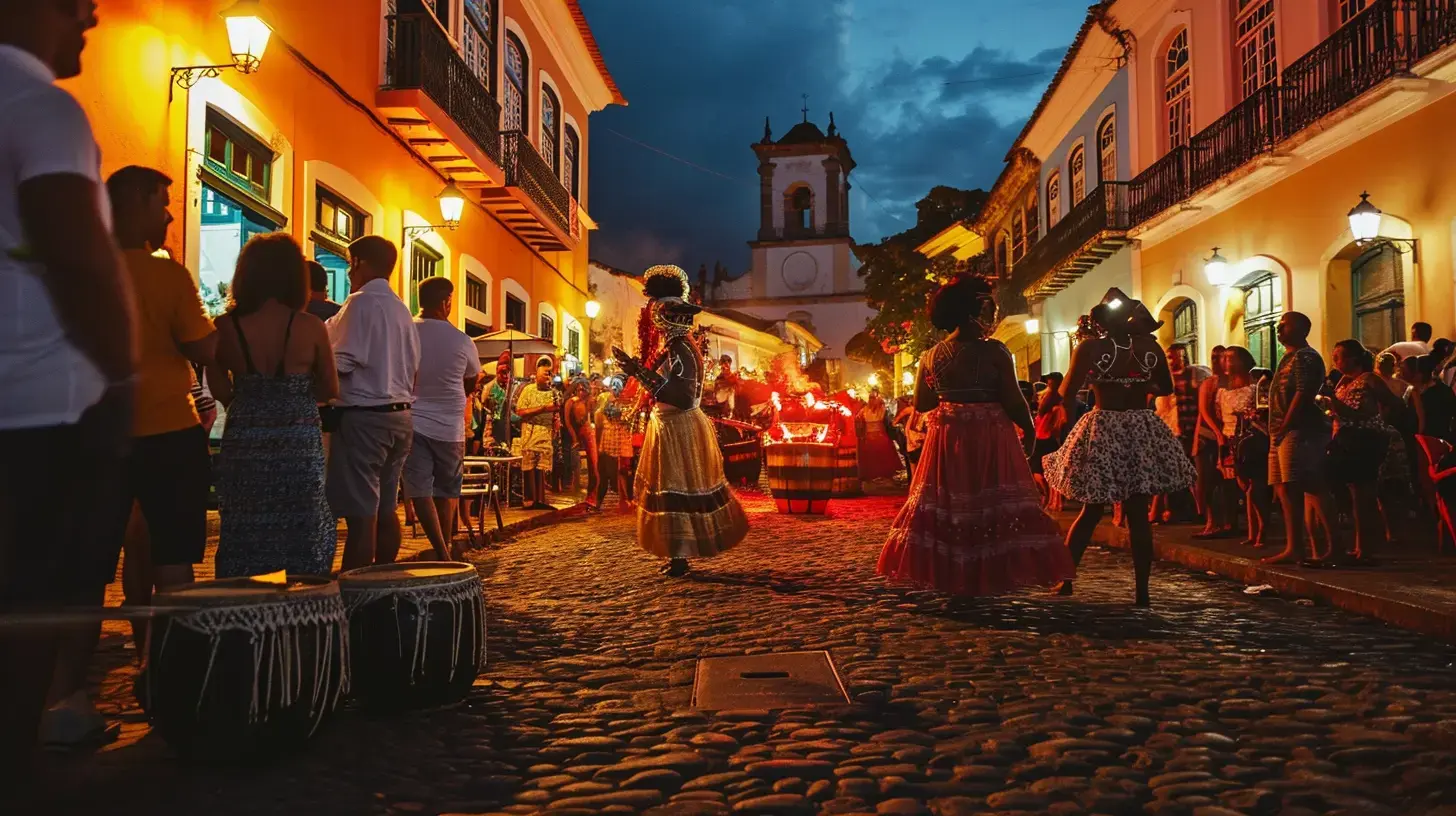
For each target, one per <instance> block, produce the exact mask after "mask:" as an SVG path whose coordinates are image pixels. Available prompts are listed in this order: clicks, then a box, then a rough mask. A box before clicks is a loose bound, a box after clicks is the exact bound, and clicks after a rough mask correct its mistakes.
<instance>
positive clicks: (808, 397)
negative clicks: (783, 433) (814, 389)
mask: <svg viewBox="0 0 1456 816" xmlns="http://www.w3.org/2000/svg"><path fill="white" fill-rule="evenodd" d="M818 404H819V400H818V398H817V397H815V396H814V394H813V393H808V394H805V395H804V407H805V408H813V407H814V406H815V405H818Z"/></svg>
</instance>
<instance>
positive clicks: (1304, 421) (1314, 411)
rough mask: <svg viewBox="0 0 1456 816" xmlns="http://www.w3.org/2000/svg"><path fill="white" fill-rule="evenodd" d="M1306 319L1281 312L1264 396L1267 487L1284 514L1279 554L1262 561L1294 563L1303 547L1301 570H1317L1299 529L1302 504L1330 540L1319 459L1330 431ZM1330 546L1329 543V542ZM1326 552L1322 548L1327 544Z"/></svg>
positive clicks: (1309, 534) (1312, 548) (1310, 536)
mask: <svg viewBox="0 0 1456 816" xmlns="http://www.w3.org/2000/svg"><path fill="white" fill-rule="evenodd" d="M1309 331H1310V321H1309V317H1307V316H1306V315H1303V314H1300V313H1299V312H1285V313H1284V315H1283V317H1281V318H1280V319H1279V327H1278V332H1279V342H1280V344H1281V345H1283V346H1284V357H1283V359H1281V360H1280V361H1279V366H1278V368H1277V369H1275V371H1274V377H1273V382H1272V385H1271V386H1270V390H1269V440H1270V447H1269V484H1270V485H1271V486H1272V487H1273V488H1274V490H1275V492H1276V493H1278V495H1279V503H1280V505H1281V506H1282V507H1283V511H1284V532H1285V536H1284V551H1283V552H1281V553H1279V554H1277V555H1272V556H1269V557H1268V558H1265V559H1264V563H1267V564H1279V563H1285V562H1289V561H1294V560H1296V559H1297V557H1298V555H1297V553H1298V547H1299V546H1300V544H1301V543H1302V542H1304V541H1308V542H1309V558H1307V559H1305V560H1304V562H1303V563H1304V564H1305V565H1307V566H1322V565H1323V564H1324V563H1325V561H1324V559H1325V556H1323V555H1321V554H1320V550H1319V547H1318V545H1317V544H1316V543H1315V537H1314V532H1313V531H1312V530H1306V529H1305V525H1304V507H1305V502H1306V501H1309V502H1311V503H1312V504H1313V508H1314V511H1315V516H1316V520H1317V521H1318V522H1319V524H1320V525H1321V526H1322V527H1323V528H1324V530H1325V535H1326V538H1327V539H1328V538H1329V536H1330V535H1331V531H1332V529H1333V528H1332V527H1331V525H1330V523H1329V520H1330V519H1331V518H1332V516H1331V514H1330V510H1331V508H1332V506H1333V505H1332V502H1331V499H1330V498H1329V496H1328V492H1327V489H1326V485H1325V478H1324V466H1325V453H1326V450H1327V449H1328V448H1329V444H1330V429H1329V425H1327V424H1326V423H1325V418H1324V416H1323V415H1322V414H1321V413H1320V411H1319V408H1317V407H1316V406H1315V396H1316V395H1317V394H1318V393H1319V388H1320V384H1321V383H1322V382H1323V381H1324V377H1325V363H1324V359H1323V358H1321V357H1320V354H1319V352H1317V351H1315V350H1314V349H1312V348H1310V347H1309V343H1308V339H1309ZM1330 543H1332V542H1330ZM1327 547H1328V544H1327Z"/></svg>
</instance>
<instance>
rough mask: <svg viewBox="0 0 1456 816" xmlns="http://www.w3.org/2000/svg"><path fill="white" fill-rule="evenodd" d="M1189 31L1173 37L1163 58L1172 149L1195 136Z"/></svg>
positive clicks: (1165, 112)
mask: <svg viewBox="0 0 1456 816" xmlns="http://www.w3.org/2000/svg"><path fill="white" fill-rule="evenodd" d="M1188 56H1189V55H1188V29H1186V28H1184V29H1181V30H1179V32H1178V33H1177V34H1175V35H1173V39H1172V40H1171V41H1170V42H1169V43H1168V50H1167V52H1166V53H1165V54H1164V55H1163V66H1164V67H1163V119H1164V133H1166V134H1167V136H1168V149H1169V150H1172V149H1173V148H1175V147H1182V146H1183V145H1186V144H1188V139H1189V137H1191V136H1192V135H1193V76H1192V72H1191V71H1190V69H1189V63H1188Z"/></svg>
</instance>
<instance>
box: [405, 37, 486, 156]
mask: <svg viewBox="0 0 1456 816" xmlns="http://www.w3.org/2000/svg"><path fill="white" fill-rule="evenodd" d="M387 22H388V25H389V30H390V42H391V43H392V45H393V47H392V48H391V49H390V52H389V55H388V58H387V60H386V66H385V86H384V87H385V90H392V91H403V90H419V91H423V92H424V93H425V95H426V96H428V97H429V98H430V99H432V100H434V102H435V104H437V105H439V106H440V108H441V110H443V111H445V113H446V115H448V116H449V117H450V118H451V119H452V120H454V121H455V123H456V124H457V125H459V126H460V129H461V130H463V131H465V135H466V136H469V137H470V139H471V140H472V141H474V142H475V144H476V146H477V147H479V148H480V149H481V150H483V151H485V154H486V155H487V156H489V157H490V158H491V160H492V161H495V162H497V163H499V162H500V160H501V137H500V113H501V110H500V104H499V103H497V102H496V101H495V97H493V96H491V95H490V91H488V90H486V88H485V86H484V85H482V84H481V83H480V80H479V79H476V77H475V74H474V73H472V72H471V70H470V66H469V65H466V63H465V60H464V59H462V58H461V57H460V53H459V52H458V51H456V50H455V46H454V45H453V44H451V42H450V38H449V37H448V36H446V34H445V32H444V31H443V30H441V28H440V24H439V23H437V22H435V18H434V17H431V16H430V15H429V14H422V13H417V14H396V15H392V16H390V17H389V18H388V20H387Z"/></svg>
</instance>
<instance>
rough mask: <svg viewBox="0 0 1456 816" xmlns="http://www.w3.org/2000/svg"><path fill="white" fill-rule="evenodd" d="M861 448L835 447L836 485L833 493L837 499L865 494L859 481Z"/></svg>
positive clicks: (851, 446)
mask: <svg viewBox="0 0 1456 816" xmlns="http://www.w3.org/2000/svg"><path fill="white" fill-rule="evenodd" d="M858 451H859V448H857V447H855V446H853V445H840V446H839V447H837V448H835V449H834V487H833V488H832V489H831V491H830V492H831V493H832V494H833V495H834V497H835V498H836V499H839V498H846V497H850V496H862V495H864V488H863V487H862V486H861V484H860V481H859V456H858Z"/></svg>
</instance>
